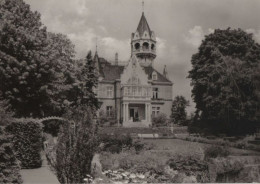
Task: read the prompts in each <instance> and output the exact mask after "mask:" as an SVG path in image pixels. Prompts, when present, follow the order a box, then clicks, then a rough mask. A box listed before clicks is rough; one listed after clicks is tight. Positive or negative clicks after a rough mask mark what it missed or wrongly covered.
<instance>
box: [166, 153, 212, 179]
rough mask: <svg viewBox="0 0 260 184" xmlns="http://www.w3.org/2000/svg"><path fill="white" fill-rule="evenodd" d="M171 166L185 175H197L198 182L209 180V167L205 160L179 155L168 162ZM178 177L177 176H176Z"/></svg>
mask: <svg viewBox="0 0 260 184" xmlns="http://www.w3.org/2000/svg"><path fill="white" fill-rule="evenodd" d="M167 164H168V165H169V166H170V168H172V169H173V170H175V171H178V173H179V175H180V174H185V176H195V177H196V180H197V182H200V183H202V182H209V179H210V177H209V169H208V165H207V163H206V162H205V161H203V160H200V159H198V158H197V157H194V156H188V157H187V156H182V155H178V156H176V157H175V158H172V159H170V160H169V161H168V163H167ZM175 179H176V178H175Z"/></svg>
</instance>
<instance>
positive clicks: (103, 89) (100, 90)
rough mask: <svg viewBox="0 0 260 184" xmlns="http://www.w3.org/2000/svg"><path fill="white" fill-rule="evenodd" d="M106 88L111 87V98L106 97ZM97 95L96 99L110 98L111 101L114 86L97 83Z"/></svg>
mask: <svg viewBox="0 0 260 184" xmlns="http://www.w3.org/2000/svg"><path fill="white" fill-rule="evenodd" d="M108 86H111V87H112V93H113V94H112V97H108V96H107V87H108ZM97 94H98V98H110V99H113V98H114V96H115V91H114V84H113V83H111V84H109V83H99V84H98V91H97Z"/></svg>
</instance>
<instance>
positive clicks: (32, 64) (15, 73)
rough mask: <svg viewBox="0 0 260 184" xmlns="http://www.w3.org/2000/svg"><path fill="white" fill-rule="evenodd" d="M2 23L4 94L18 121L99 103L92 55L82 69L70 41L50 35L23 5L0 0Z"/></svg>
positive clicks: (0, 73) (0, 46) (0, 53)
mask: <svg viewBox="0 0 260 184" xmlns="http://www.w3.org/2000/svg"><path fill="white" fill-rule="evenodd" d="M0 23H1V24H0V25H1V26H0V40H1V42H0V79H1V81H3V84H2V85H1V86H0V91H1V92H2V94H3V95H2V96H3V98H4V99H7V100H9V103H10V104H11V107H12V109H13V111H14V112H15V115H16V116H18V117H19V116H37V117H39V116H48V115H62V114H63V113H64V112H65V109H66V108H68V107H70V106H73V105H80V104H81V103H82V102H83V100H81V99H82V98H83V97H84V98H86V96H87V98H86V99H89V100H88V101H89V102H88V104H92V103H95V102H94V101H95V99H94V96H93V94H92V86H93V85H95V84H96V82H97V81H96V78H95V74H94V68H93V67H94V65H93V61H92V57H91V54H89V56H88V57H87V59H86V61H85V63H84V65H82V67H81V66H79V62H77V61H76V60H75V59H74V55H75V50H74V45H73V44H72V43H71V41H70V40H69V39H68V38H67V37H66V36H65V35H62V34H54V33H49V32H47V31H46V28H45V27H43V25H42V23H41V21H40V14H39V13H37V12H32V11H31V10H30V6H29V5H27V4H25V3H24V2H23V1H22V0H17V1H16V0H3V1H1V4H0ZM81 74H83V76H81ZM86 83H87V84H86ZM82 94H85V95H82ZM85 101H86V100H85ZM94 106H95V105H94Z"/></svg>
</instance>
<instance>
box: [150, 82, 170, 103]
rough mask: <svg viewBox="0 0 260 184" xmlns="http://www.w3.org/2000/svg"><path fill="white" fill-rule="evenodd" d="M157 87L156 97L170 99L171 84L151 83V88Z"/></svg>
mask: <svg viewBox="0 0 260 184" xmlns="http://www.w3.org/2000/svg"><path fill="white" fill-rule="evenodd" d="M154 87H157V88H159V93H158V98H161V99H167V100H171V99H172V86H170V85H152V88H154Z"/></svg>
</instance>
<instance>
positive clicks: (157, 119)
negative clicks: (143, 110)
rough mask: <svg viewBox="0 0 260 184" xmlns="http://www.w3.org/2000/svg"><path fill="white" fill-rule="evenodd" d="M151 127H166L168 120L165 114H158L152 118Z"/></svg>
mask: <svg viewBox="0 0 260 184" xmlns="http://www.w3.org/2000/svg"><path fill="white" fill-rule="evenodd" d="M152 125H153V126H154V127H160V126H167V125H168V120H167V116H166V114H164V113H160V114H158V115H157V116H154V117H153V118H152Z"/></svg>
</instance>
